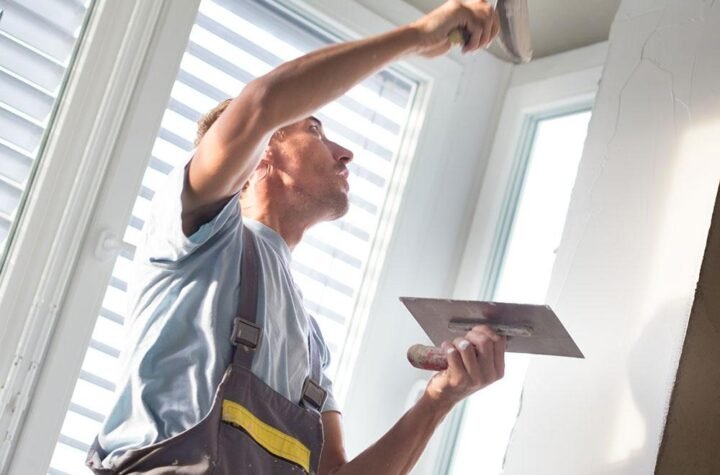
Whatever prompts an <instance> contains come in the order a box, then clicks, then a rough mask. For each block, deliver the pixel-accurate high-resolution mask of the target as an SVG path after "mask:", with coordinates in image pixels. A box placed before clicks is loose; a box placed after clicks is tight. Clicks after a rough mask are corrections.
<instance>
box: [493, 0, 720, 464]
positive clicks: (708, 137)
mask: <svg viewBox="0 0 720 475" xmlns="http://www.w3.org/2000/svg"><path fill="white" fill-rule="evenodd" d="M719 180H720V2H715V1H711V0H625V1H623V3H622V4H621V6H620V9H619V10H618V13H617V16H616V18H615V21H614V23H613V27H612V30H611V33H610V45H609V51H608V58H607V62H606V65H605V69H604V73H603V77H602V80H601V84H600V88H599V91H598V95H597V98H596V103H595V107H594V109H593V117H592V120H591V123H590V127H589V133H588V137H587V140H586V144H585V151H584V154H583V159H582V162H581V164H580V169H579V172H578V177H577V182H576V185H575V189H574V191H573V197H572V201H571V205H570V209H569V211H568V218H567V222H566V228H565V232H564V235H563V240H562V244H561V246H560V249H559V250H558V255H557V260H556V264H555V269H554V272H553V280H552V284H551V288H550V292H549V296H548V303H549V304H550V305H551V306H553V308H555V310H556V312H557V313H558V315H559V317H560V319H561V320H562V321H563V322H564V323H565V325H566V326H567V327H568V330H569V331H570V333H571V334H572V335H573V337H574V338H575V340H576V342H577V343H578V345H579V346H580V348H581V349H582V350H583V352H584V353H585V355H586V359H585V360H577V361H575V360H563V359H557V358H542V357H536V358H534V359H533V361H532V363H531V366H530V369H529V371H528V376H527V380H526V385H525V389H524V398H523V401H524V402H523V408H522V410H521V413H520V416H519V419H518V423H517V425H516V428H515V431H514V434H513V437H512V439H511V443H510V446H509V448H508V453H507V457H506V464H505V471H504V473H505V474H513V475H515V474H517V475H527V474H533V475H541V474H553V475H558V474H568V475H595V474H598V475H599V474H628V475H630V474H632V475H637V474H646V473H652V472H653V470H654V468H655V462H656V459H657V455H658V447H659V444H660V441H661V438H662V435H663V429H664V426H665V420H666V414H667V408H668V404H669V398H670V393H671V390H672V387H673V383H674V380H675V374H676V370H677V367H678V360H679V356H680V351H681V348H682V344H683V341H684V337H685V332H686V328H687V322H688V317H689V315H690V309H691V305H692V302H693V295H694V290H695V286H696V284H697V282H698V275H699V271H700V264H701V262H702V257H703V252H704V249H705V243H706V239H707V234H708V228H709V224H710V219H711V215H712V209H713V204H714V201H715V195H716V192H717V189H718V182H719Z"/></svg>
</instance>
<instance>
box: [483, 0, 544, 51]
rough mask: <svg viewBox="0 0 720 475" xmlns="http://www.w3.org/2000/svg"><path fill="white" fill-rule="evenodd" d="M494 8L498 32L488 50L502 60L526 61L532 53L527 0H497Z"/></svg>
mask: <svg viewBox="0 0 720 475" xmlns="http://www.w3.org/2000/svg"><path fill="white" fill-rule="evenodd" d="M495 10H496V11H497V14H498V18H499V19H500V33H499V34H498V36H497V38H496V40H495V41H494V42H493V43H492V44H491V45H490V47H489V48H488V52H489V53H490V54H492V55H493V56H495V57H497V58H499V59H501V60H503V61H508V62H512V63H527V62H528V61H530V60H531V59H532V54H533V51H532V45H531V42H530V17H529V15H528V5H527V0H497V3H496V5H495Z"/></svg>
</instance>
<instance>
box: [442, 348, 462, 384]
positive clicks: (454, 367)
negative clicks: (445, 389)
mask: <svg viewBox="0 0 720 475" xmlns="http://www.w3.org/2000/svg"><path fill="white" fill-rule="evenodd" d="M442 348H443V350H445V353H446V355H447V362H448V369H447V370H446V371H447V373H448V377H449V378H450V380H451V382H453V383H457V382H458V381H461V380H462V379H463V377H464V375H465V374H466V373H467V371H466V370H465V364H464V363H463V360H462V356H460V353H459V352H458V349H457V348H456V347H455V346H454V345H453V344H452V343H448V342H443V344H442Z"/></svg>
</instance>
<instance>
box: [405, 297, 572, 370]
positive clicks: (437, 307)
mask: <svg viewBox="0 0 720 475" xmlns="http://www.w3.org/2000/svg"><path fill="white" fill-rule="evenodd" d="M400 301H401V302H402V303H404V304H405V306H406V307H407V309H408V310H410V313H411V314H412V315H413V317H415V320H417V322H418V323H419V324H420V326H421V327H422V328H423V330H425V333H427V335H428V336H429V337H430V340H432V342H433V343H434V344H435V345H436V346H440V345H441V344H442V342H443V341H452V340H454V339H455V338H457V337H459V336H462V333H458V331H457V329H455V330H453V329H452V328H453V325H450V322H451V321H454V322H456V321H463V322H467V321H475V322H477V324H480V323H488V324H491V325H503V326H507V327H518V328H531V329H532V332H531V333H532V334H531V335H530V336H515V337H511V338H508V347H507V350H506V351H509V352H512V353H531V354H536V355H554V356H569V357H572V358H584V356H583V354H582V352H581V351H580V348H578V346H577V345H576V344H575V342H574V341H573V339H572V337H571V336H570V334H569V333H568V332H567V330H565V327H564V326H563V324H562V323H561V322H560V320H559V319H558V317H557V315H555V312H553V311H552V309H551V308H550V307H549V306H547V305H530V304H517V303H502V302H480V301H473V300H445V299H426V298H415V297H400ZM455 328H457V326H456V325H455Z"/></svg>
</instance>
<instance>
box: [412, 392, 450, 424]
mask: <svg viewBox="0 0 720 475" xmlns="http://www.w3.org/2000/svg"><path fill="white" fill-rule="evenodd" d="M455 404H456V401H454V400H451V399H448V398H445V397H442V396H441V395H439V394H433V393H430V392H429V391H428V390H427V389H426V390H425V392H424V393H423V395H422V396H421V397H420V399H419V400H418V402H417V404H416V405H417V406H419V407H422V408H425V409H426V410H428V411H430V412H432V413H435V414H438V415H440V416H442V417H445V416H446V415H447V414H448V413H449V412H450V411H451V410H452V409H453V408H454V407H455Z"/></svg>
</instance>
